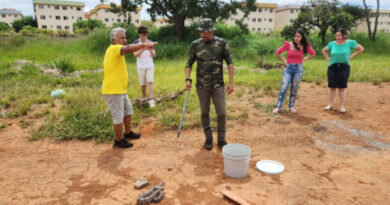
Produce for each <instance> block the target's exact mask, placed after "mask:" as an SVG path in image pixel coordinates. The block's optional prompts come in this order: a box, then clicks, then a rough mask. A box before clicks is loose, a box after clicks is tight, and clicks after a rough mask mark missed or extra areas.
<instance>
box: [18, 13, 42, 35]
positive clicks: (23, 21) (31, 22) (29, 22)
mask: <svg viewBox="0 0 390 205" xmlns="http://www.w3.org/2000/svg"><path fill="white" fill-rule="evenodd" d="M27 25H30V26H32V27H37V26H38V23H37V20H36V19H33V17H32V16H26V17H23V18H21V19H17V20H15V21H14V22H13V23H12V27H13V28H14V30H15V31H16V32H19V31H21V30H22V29H23V27H25V26H27Z"/></svg>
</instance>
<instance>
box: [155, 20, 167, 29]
mask: <svg viewBox="0 0 390 205" xmlns="http://www.w3.org/2000/svg"><path fill="white" fill-rule="evenodd" d="M168 25H169V23H168V19H166V18H156V20H155V21H154V26H156V27H157V28H159V27H163V26H168Z"/></svg>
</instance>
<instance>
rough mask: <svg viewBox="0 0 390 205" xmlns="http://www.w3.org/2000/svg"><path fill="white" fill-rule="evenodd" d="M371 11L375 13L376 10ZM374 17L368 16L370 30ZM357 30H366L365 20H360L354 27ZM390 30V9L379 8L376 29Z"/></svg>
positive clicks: (372, 28)
mask: <svg viewBox="0 0 390 205" xmlns="http://www.w3.org/2000/svg"><path fill="white" fill-rule="evenodd" d="M371 12H373V13H376V10H372V11H371ZM374 23H375V17H372V18H370V27H371V31H374V27H375V25H374ZM356 30H357V31H358V32H368V26H367V21H366V20H365V19H364V20H362V21H361V22H360V23H359V24H358V25H357V27H356ZM382 30H383V31H385V32H390V10H379V17H378V26H377V31H382Z"/></svg>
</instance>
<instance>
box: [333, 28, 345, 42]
mask: <svg viewBox="0 0 390 205" xmlns="http://www.w3.org/2000/svg"><path fill="white" fill-rule="evenodd" d="M337 32H340V33H341V36H342V37H343V39H344V40H345V39H347V38H348V31H347V29H345V28H338V29H337V30H336V32H335V33H337Z"/></svg>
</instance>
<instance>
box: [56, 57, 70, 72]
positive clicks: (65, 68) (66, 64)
mask: <svg viewBox="0 0 390 205" xmlns="http://www.w3.org/2000/svg"><path fill="white" fill-rule="evenodd" d="M54 65H55V66H56V67H57V68H59V69H60V70H61V72H63V73H71V72H73V71H74V70H75V66H74V64H73V63H72V61H70V60H69V59H67V58H63V59H60V60H57V61H55V62H54Z"/></svg>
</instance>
